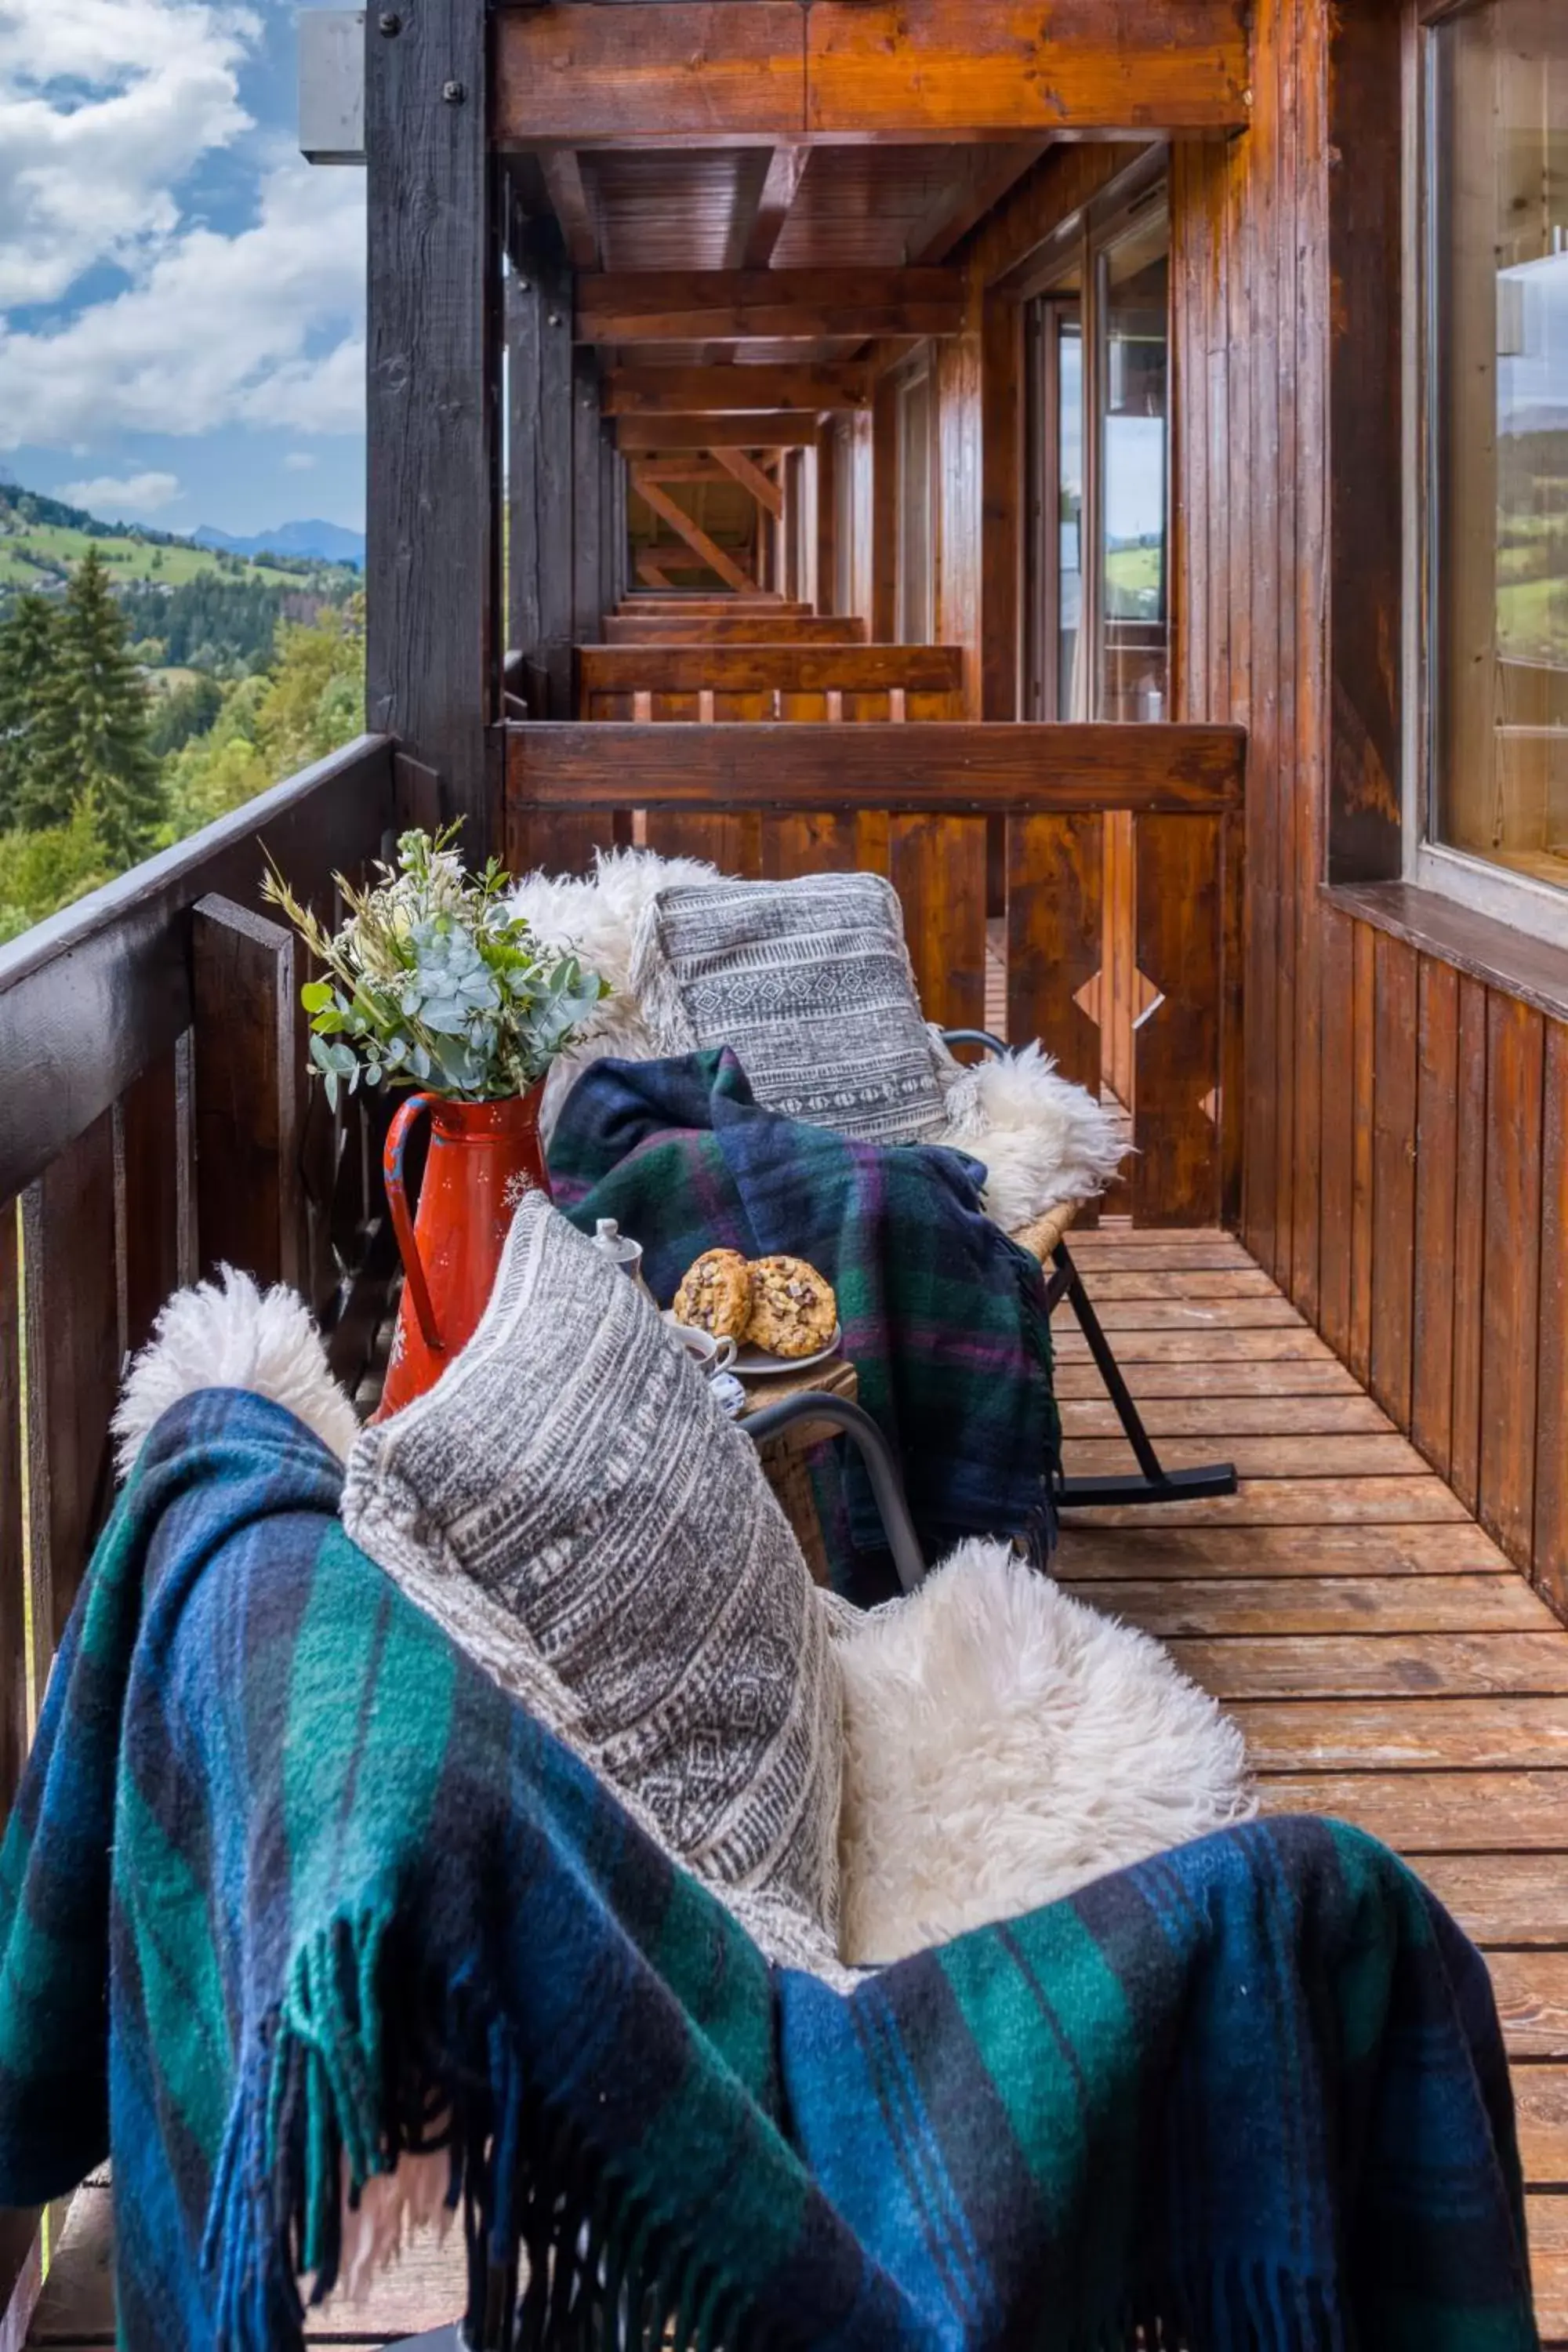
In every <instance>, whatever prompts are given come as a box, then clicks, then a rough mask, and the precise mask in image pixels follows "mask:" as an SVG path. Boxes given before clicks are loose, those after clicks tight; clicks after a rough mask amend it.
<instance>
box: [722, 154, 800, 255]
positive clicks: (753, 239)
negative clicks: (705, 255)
mask: <svg viewBox="0 0 1568 2352" xmlns="http://www.w3.org/2000/svg"><path fill="white" fill-rule="evenodd" d="M810 154H811V151H810V149H809V148H807V147H804V146H801V145H800V144H798V143H797V142H795V141H794V140H785V141H784V142H783V144H782V145H780V146H777V147H775V148H774V149H773V153H772V154H771V155H770V156H769V157H768V160H767V167H766V169H765V171H764V172H763V176H762V180H761V182H760V183H759V184H758V186H757V192H756V194H755V196H754V197H753V198H752V199H751V201H750V202H749V203H748V204H746V205H744V206H743V207H742V205H736V208H735V218H734V220H733V222H732V223H731V232H730V251H729V252H728V253H727V254H726V256H725V259H726V261H727V262H728V264H729V267H730V268H731V269H766V268H767V267H768V265H769V263H770V262H771V261H772V259H773V247H774V246H776V245H777V243H778V241H779V238H780V237H781V236H783V235H784V223H785V221H787V220H788V218H789V215H790V207H791V205H793V204H794V202H795V193H796V191H797V189H798V188H799V186H800V184H801V181H802V179H803V178H804V177H805V167H806V164H807V163H808V162H809V160H810Z"/></svg>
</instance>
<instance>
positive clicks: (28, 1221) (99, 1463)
mask: <svg viewBox="0 0 1568 2352" xmlns="http://www.w3.org/2000/svg"><path fill="white" fill-rule="evenodd" d="M396 767H403V770H404V773H403V775H402V777H401V778H400V777H398V776H397V775H395V768H396ZM423 775H424V772H423V771H417V770H409V769H408V768H407V767H406V765H405V763H398V762H395V761H394V758H393V753H392V747H391V744H390V742H389V741H388V740H387V739H386V738H384V737H382V736H370V735H363V736H361V737H360V738H359V739H358V740H357V741H355V742H353V743H351V744H349V745H347V746H346V747H345V748H344V749H343V750H342V751H338V752H335V753H334V754H333V755H332V756H331V758H330V759H327V760H323V761H320V762H319V763H318V764H317V765H316V766H315V767H313V768H310V769H307V770H306V771H305V772H303V773H302V774H300V775H298V776H295V777H293V778H291V779H290V780H289V782H286V783H282V784H279V786H278V787H277V788H276V789H275V790H274V791H272V792H270V793H264V794H262V795H261V796H260V798H258V799H257V800H255V801H252V802H250V803H248V804H247V806H246V807H244V808H242V809H240V810H238V811H237V813H236V814H234V815H232V816H228V817H225V818H224V819H223V820H222V821H221V822H220V823H218V824H214V825H211V826H208V827H207V828H206V830H205V832H203V833H200V834H197V835H195V837H194V838H193V839H192V840H190V841H187V842H184V843H182V844H181V845H180V846H179V847H178V848H176V849H174V850H171V851H169V852H168V853H166V854H165V855H164V856H160V857H155V858H153V859H150V860H149V861H148V862H147V863H145V864H144V865H142V866H136V867H134V868H133V869H132V872H130V873H129V874H125V875H122V876H121V877H120V879H119V880H118V881H115V882H111V883H110V884H109V885H108V886H107V887H106V888H104V889H101V890H98V891H95V892H94V893H93V894H92V896H91V897H90V898H85V899H83V900H82V901H81V903H80V904H79V905H78V906H75V907H72V908H68V909H67V910H66V911H65V912H64V913H63V914H60V915H58V916H55V917H54V918H52V919H50V920H49V921H47V922H45V923H41V924H39V925H38V926H37V929H34V930H31V931H28V932H26V933H25V934H24V935H23V937H22V938H21V939H19V940H16V941H15V942H14V943H13V944H12V945H11V946H9V947H6V948H3V949H0V1101H3V1102H4V1104H5V1117H4V1119H3V1120H0V1675H3V1677H4V1682H3V1688H0V1816H3V1815H4V1813H5V1810H6V1809H7V1808H8V1806H9V1804H10V1801H11V1798H12V1795H13V1793H14V1791H15V1789H16V1780H17V1777H18V1774H19V1772H20V1770H21V1767H22V1763H23V1760H24V1758H25V1755H26V1747H27V1741H28V1738H29V1735H30V1727H31V1725H32V1723H33V1721H34V1720H35V1719H36V1715H37V1705H38V1702H39V1699H40V1698H41V1696H42V1691H43V1687H44V1684H45V1681H46V1679H47V1673H48V1667H49V1662H50V1660H51V1658H52V1656H53V1654H54V1651H55V1648H56V1645H57V1643H58V1640H59V1636H60V1634H61V1633H62V1631H63V1629H64V1626H65V1622H66V1618H67V1615H68V1612H69V1609H70V1605H71V1601H72V1600H73V1598H74V1596H75V1593H76V1591H77V1587H78V1585H79V1581H80V1579H81V1573H82V1570H83V1567H84V1565H85V1562H86V1559H87V1557H88V1554H89V1550H90V1548H91V1544H92V1541H93V1538H94V1536H95V1534H96V1532H97V1529H98V1527H99V1525H100V1521H101V1519H102V1517H103V1516H104V1513H105V1511H106V1508H107V1506H108V1503H109V1500H110V1493H111V1486H112V1478H111V1468H110V1449H109V1421H110V1413H111V1412H112V1410H113V1406H114V1401H115V1394H116V1391H117V1389H118V1386H119V1381H120V1377H121V1367H122V1365H123V1363H124V1361H125V1359H126V1357H127V1355H128V1354H129V1353H130V1351H132V1349H135V1348H137V1347H139V1346H140V1345H141V1343H142V1340H143V1339H145V1338H146V1336H147V1333H148V1330H149V1328H150V1327H151V1324H152V1321H153V1317H154V1316H155V1315H156V1313H157V1310H158V1308H159V1307H160V1306H161V1305H162V1304H163V1300H164V1299H165V1298H166V1297H168V1295H169V1293H170V1292H171V1291H172V1290H174V1288H175V1287H176V1286H178V1285H179V1284H180V1283H181V1282H184V1281H189V1280H190V1279H192V1278H193V1277H194V1276H195V1275H196V1274H197V1273H198V1272H201V1271H205V1270H210V1269H211V1268H212V1267H213V1266H215V1265H217V1264H218V1263H219V1262H220V1261H227V1262H230V1263H232V1264H234V1265H240V1266H244V1267H246V1268H247V1270H248V1271H250V1272H251V1273H253V1274H255V1275H256V1276H258V1278H259V1279H261V1280H263V1281H277V1280H280V1279H281V1280H287V1281H289V1282H291V1283H293V1284H295V1285H296V1286H298V1287H299V1288H300V1290H301V1291H302V1292H303V1293H304V1294H305V1295H306V1297H308V1298H309V1299H310V1301H311V1303H312V1305H313V1306H314V1307H315V1308H316V1310H317V1312H318V1313H319V1314H320V1315H321V1317H322V1318H323V1320H324V1321H326V1322H327V1323H328V1324H329V1325H330V1326H333V1327H335V1328H334V1332H333V1345H334V1348H335V1351H336V1360H337V1363H338V1365H339V1368H340V1369H341V1370H343V1371H345V1372H347V1373H350V1374H351V1375H352V1373H353V1370H355V1369H356V1368H355V1365H354V1363H353V1354H354V1349H355V1347H356V1345H358V1346H363V1344H364V1342H365V1340H366V1339H367V1337H368V1334H367V1332H366V1328H365V1322H366V1318H365V1314H364V1312H363V1298H362V1297H361V1296H359V1295H357V1294H356V1292H355V1288H354V1286H353V1281H352V1279H351V1276H352V1274H353V1269H354V1266H355V1264H356V1260H357V1259H360V1258H362V1257H363V1242H364V1239H365V1236H366V1234H368V1233H370V1232H371V1231H373V1230H374V1224H373V1217H374V1208H373V1200H372V1196H371V1193H370V1191H369V1186H368V1174H369V1170H370V1166H371V1163H370V1161H369V1160H368V1157H367V1155H366V1154H365V1153H364V1151H363V1150H362V1148H361V1141H362V1139H361V1134H360V1122H359V1118H358V1115H357V1113H356V1114H355V1116H354V1119H353V1124H352V1125H350V1124H348V1123H347V1122H345V1120H344V1119H343V1118H342V1117H339V1118H332V1116H331V1114H330V1113H329V1112H328V1111H327V1109H326V1106H325V1103H324V1101H323V1100H322V1098H321V1095H320V1093H319V1090H317V1089H313V1088H311V1089H309V1090H308V1089H307V1084H306V1079H305V1076H304V1070H305V1061H306V1055H305V1040H304V1036H303V1034H302V1027H301V1024H302V1018H303V1016H302V1014H301V1013H300V1003H299V987H298V981H299V978H300V973H299V971H298V970H297V959H296V950H295V943H294V940H293V937H292V934H291V933H289V932H288V931H286V930H284V929H281V928H280V927H279V924H278V923H277V922H275V921H273V920H271V919H268V918H267V917H266V916H264V915H263V914H262V913H260V912H259V910H258V908H259V899H258V881H259V878H260V875H261V871H262V863H263V848H264V847H265V849H266V850H267V851H268V852H269V853H270V854H271V856H273V857H274V858H275V859H276V860H277V862H278V864H279V866H280V867H281V869H282V870H283V872H284V873H285V874H286V875H287V876H288V877H289V881H290V882H291V883H292V884H293V886H294V887H295V889H296V890H297V891H298V892H299V893H300V896H301V897H303V898H306V899H308V900H309V901H310V903H311V904H313V905H314V906H315V907H316V908H317V909H318V911H319V912H321V913H322V914H324V915H325V916H327V917H329V918H330V917H331V912H332V900H333V890H332V882H331V877H332V874H333V872H334V871H341V872H344V873H353V872H354V871H356V870H357V869H360V868H362V867H363V865H364V863H365V861H366V860H367V859H368V858H370V857H372V856H378V855H380V854H382V852H383V849H384V844H385V842H386V838H387V836H388V835H389V833H390V831H391V829H392V827H393V825H394V824H395V819H396V817H397V814H398V803H399V800H400V798H401V799H402V800H403V801H404V802H405V803H407V804H408V806H409V813H410V814H415V813H417V814H421V815H422V814H425V812H424V810H423V809H422V808H421V809H418V810H417V812H416V809H415V807H414V800H415V795H414V793H413V790H412V787H413V784H414V782H416V781H417V780H419V779H421V778H423ZM24 1465H26V1480H25V1482H24Z"/></svg>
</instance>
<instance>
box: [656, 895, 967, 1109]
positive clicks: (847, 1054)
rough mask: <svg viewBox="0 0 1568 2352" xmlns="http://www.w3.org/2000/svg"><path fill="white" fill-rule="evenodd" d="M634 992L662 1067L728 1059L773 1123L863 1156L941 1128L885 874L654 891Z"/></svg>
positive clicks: (932, 1066)
mask: <svg viewBox="0 0 1568 2352" xmlns="http://www.w3.org/2000/svg"><path fill="white" fill-rule="evenodd" d="M631 992H632V994H633V996H634V997H635V998H636V999H637V1002H638V1003H640V1005H641V1008H642V1013H643V1018H644V1021H645V1022H646V1024H647V1027H648V1029H649V1030H650V1031H651V1033H652V1034H653V1036H654V1039H655V1041H656V1043H657V1045H658V1051H659V1052H660V1053H661V1054H689V1053H693V1052H695V1051H697V1050H698V1049H700V1047H703V1046H709V1045H729V1046H731V1048H732V1049H733V1051H734V1053H735V1055H736V1057H737V1058H738V1060H739V1062H740V1064H741V1066H742V1069H743V1070H744V1071H745V1073H746V1076H747V1077H748V1078H749V1079H750V1080H751V1084H752V1093H753V1094H754V1095H755V1097H756V1098H757V1100H758V1102H760V1103H762V1104H763V1105H764V1106H765V1107H766V1108H768V1109H769V1110H776V1111H783V1112H784V1113H785V1114H786V1116H787V1117H789V1118H803V1119H809V1120H810V1121H811V1122H812V1123H813V1124H814V1125H815V1126H817V1127H831V1128H837V1130H838V1131H839V1133H840V1134H842V1135H852V1136H856V1137H858V1139H860V1140H861V1141H862V1142H865V1143H919V1142H922V1141H926V1140H928V1139H930V1138H931V1137H932V1136H934V1135H936V1134H938V1133H939V1132H940V1131H941V1129H942V1126H943V1124H944V1121H945V1112H944V1110H943V1107H942V1074H941V1072H940V1070H939V1067H938V1063H937V1059H936V1055H935V1053H934V1051H933V1048H932V1045H931V1036H930V1034H929V1033H928V1031H927V1029H926V1024H925V1023H924V1021H923V1019H922V1018H921V1007H920V998H919V996H918V995H917V993H916V991H915V982H914V974H913V972H912V971H911V970H910V959H909V951H908V950H907V949H906V947H905V945H904V919H903V910H902V908H900V904H899V898H898V894H897V892H896V891H895V890H894V889H893V887H892V886H891V884H890V883H889V882H886V881H884V880H883V878H882V877H881V876H880V875H879V874H813V875H808V876H806V877H805V878H804V879H803V880H801V881H798V882H710V883H702V884H697V885H691V884H683V885H678V886H677V887H673V888H670V889H665V890H660V891H659V892H658V894H657V896H656V897H655V898H653V899H652V900H651V901H650V903H649V904H648V906H647V908H646V909H645V910H644V913H643V916H642V919H641V921H640V922H639V924H638V928H637V940H636V944H635V946H634V949H633V953H632V971H631Z"/></svg>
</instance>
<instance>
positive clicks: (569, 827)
mask: <svg viewBox="0 0 1568 2352" xmlns="http://www.w3.org/2000/svg"><path fill="white" fill-rule="evenodd" d="M708 658H711V657H710V656H708ZM505 735H506V761H505V775H506V787H505V848H504V855H505V856H506V859H507V863H508V864H509V865H510V866H511V867H512V868H513V870H514V871H516V872H522V871H525V870H526V869H528V868H530V867H532V866H547V867H550V868H552V870H556V871H564V872H581V871H584V870H586V868H587V867H588V866H589V865H590V863H591V860H592V856H593V853H594V850H595V847H598V846H600V845H606V846H607V845H611V844H612V843H616V842H621V843H626V842H633V841H641V842H646V844H647V845H648V846H649V847H650V848H656V849H659V850H662V851H664V852H665V853H666V854H668V855H677V854H680V855H687V856H698V857H708V858H711V859H712V861H713V863H714V864H715V865H716V866H720V867H721V869H722V870H723V871H724V872H726V873H731V874H740V875H744V876H749V877H758V876H767V877H781V878H783V877H790V876H794V875H800V874H806V873H814V872H821V871H824V870H826V869H830V868H846V867H857V868H862V869H867V870H872V871H876V872H879V873H883V874H886V875H888V876H889V877H890V879H891V881H892V883H893V885H894V887H895V888H896V889H897V890H898V892H899V894H900V898H901V899H902V901H903V907H904V919H905V929H906V932H907V935H908V938H909V943H910V956H911V958H912V960H913V963H914V967H915V976H916V980H917V982H918V984H919V987H920V992H921V1003H922V1004H923V1005H924V1007H925V1010H926V1013H927V1014H928V1016H929V1017H930V1018H931V1019H932V1020H936V1021H941V1022H942V1023H943V1024H945V1025H947V1026H949V1027H954V1028H974V1027H979V1026H981V1025H982V1024H983V1020H984V1012H985V1005H986V960H987V952H988V949H989V948H991V947H992V945H993V940H992V938H991V937H990V936H988V926H987V905H988V890H987V869H986V852H987V838H988V833H989V832H991V831H992V830H993V829H994V828H995V827H997V826H1000V828H1001V829H1002V832H1003V835H1004V846H1005V908H1006V911H1005V916H1004V917H1002V918H1000V919H999V928H1000V939H999V940H996V941H995V944H996V945H997V946H999V948H1000V950H1001V952H1002V954H1003V955H1004V957H1005V972H1006V1004H1007V1028H1008V1032H1009V1034H1010V1035H1011V1036H1012V1038H1013V1039H1014V1040H1015V1041H1016V1042H1020V1043H1022V1042H1024V1041H1026V1040H1027V1039H1030V1038H1034V1037H1038V1038H1039V1039H1040V1040H1041V1041H1042V1042H1043V1043H1044V1045H1046V1047H1047V1050H1048V1051H1049V1052H1050V1053H1052V1054H1054V1055H1056V1057H1057V1059H1058V1062H1059V1063H1060V1065H1061V1066H1062V1068H1063V1069H1064V1070H1065V1071H1066V1072H1067V1074H1068V1076H1071V1077H1074V1078H1076V1079H1078V1080H1079V1081H1080V1082H1081V1083H1082V1084H1083V1085H1085V1086H1087V1087H1090V1088H1091V1089H1098V1088H1099V1087H1100V1080H1101V1076H1102V1042H1101V1030H1100V1021H1099V1019H1097V1017H1096V1014H1095V1011H1094V1007H1095V1005H1096V1003H1097V998H1098V1001H1099V1003H1100V1006H1101V1007H1103V1006H1104V1005H1105V1004H1106V1003H1108V1002H1109V1000H1110V996H1111V994H1112V992H1113V990H1114V991H1119V992H1120V993H1121V994H1125V993H1126V992H1127V991H1128V989H1129V988H1130V987H1135V989H1136V993H1137V1004H1138V1011H1137V1014H1136V1018H1135V1020H1130V1022H1129V1024H1128V1028H1129V1039H1130V1043H1129V1048H1128V1050H1129V1052H1130V1055H1131V1064H1132V1067H1131V1073H1130V1083H1129V1086H1128V1094H1129V1096H1130V1097H1131V1107H1132V1119H1133V1142H1134V1144H1135V1146H1136V1157H1135V1158H1134V1159H1133V1160H1132V1162H1131V1174H1130V1179H1129V1192H1130V1202H1129V1205H1130V1206H1131V1212H1132V1214H1133V1216H1134V1219H1135V1220H1136V1221H1137V1222H1138V1223H1142V1224H1150V1225H1155V1224H1171V1225H1201V1224H1210V1223H1216V1222H1220V1221H1222V1220H1224V1219H1226V1218H1227V1217H1229V1218H1234V1216H1235V1214H1236V1213H1237V1208H1238V1206H1239V1187H1240V1149H1239V1123H1240V1112H1241V1100H1240V1069H1241V1060H1240V1053H1241V879H1242V872H1241V868H1242V817H1241V806H1242V789H1243V775H1244V769H1245V762H1246V749H1247V739H1246V736H1245V734H1244V733H1243V731H1242V730H1240V729H1238V728H1231V727H1175V726H1153V727H1097V726H1068V727H1036V726H1014V725H972V724H963V723H952V724H943V723H941V722H937V723H934V724H929V725H925V726H908V725H903V726H900V725H879V724H868V725H860V726H857V727H856V728H855V729H854V730H853V732H852V733H850V732H848V731H847V730H844V729H842V728H839V727H835V726H797V727H791V726H777V725H768V724H763V725H752V724H746V723H743V722H738V723H733V724H729V725H713V726H705V725H696V726H692V725H684V724H679V723H668V724H665V725H662V726H651V727H650V726H641V725H623V724H616V723H613V722H607V721H605V720H599V721H596V722H594V723H590V724H585V725H574V726H563V725H534V726H519V727H511V728H508V729H507V730H505ZM1111 812H1121V813H1123V822H1122V823H1121V825H1120V827H1119V828H1118V829H1117V830H1118V834H1119V837H1120V840H1121V844H1122V845H1124V848H1125V856H1126V858H1127V860H1128V861H1129V864H1128V873H1129V877H1130V882H1131V908H1130V909H1129V913H1128V923H1129V926H1130V932H1131V970H1130V974H1129V975H1123V976H1122V977H1121V980H1120V981H1118V980H1117V978H1116V976H1115V975H1112V974H1107V973H1105V972H1104V971H1103V970H1102V966H1103V963H1104V959H1105V941H1106V937H1107V926H1106V922H1105V905H1106V890H1107V883H1108V876H1107V859H1106V853H1105V841H1106V833H1107V827H1106V823H1105V819H1106V816H1107V814H1108V813H1111ZM1086 1008H1088V1009H1086Z"/></svg>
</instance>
